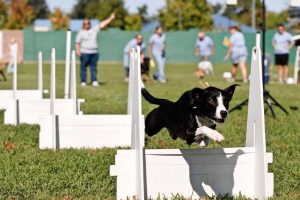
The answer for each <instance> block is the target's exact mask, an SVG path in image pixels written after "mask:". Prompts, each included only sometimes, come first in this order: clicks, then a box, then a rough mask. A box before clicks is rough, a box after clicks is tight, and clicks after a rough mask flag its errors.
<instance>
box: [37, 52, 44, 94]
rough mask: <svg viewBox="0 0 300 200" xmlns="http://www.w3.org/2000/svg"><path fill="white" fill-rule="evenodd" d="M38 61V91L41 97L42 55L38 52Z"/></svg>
mask: <svg viewBox="0 0 300 200" xmlns="http://www.w3.org/2000/svg"><path fill="white" fill-rule="evenodd" d="M38 60H39V61H38V90H39V91H40V94H41V97H43V92H44V91H43V54H42V52H41V51H39V54H38Z"/></svg>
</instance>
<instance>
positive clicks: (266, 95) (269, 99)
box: [229, 0, 289, 119]
mask: <svg viewBox="0 0 300 200" xmlns="http://www.w3.org/2000/svg"><path fill="white" fill-rule="evenodd" d="M262 16H263V20H262V52H263V53H262V65H263V67H262V70H263V73H262V74H263V76H264V75H265V57H266V56H265V52H266V46H265V42H266V40H265V33H266V7H265V0H263V1H262ZM263 91H264V102H265V103H266V104H267V106H268V107H267V108H266V109H265V112H266V111H267V109H268V108H269V109H270V110H271V113H272V116H273V118H275V119H276V115H275V112H274V109H273V107H272V106H273V105H275V106H277V107H279V108H280V109H281V110H282V111H283V112H284V113H285V114H287V115H288V114H289V113H288V112H287V110H286V109H285V108H284V107H283V106H282V105H280V104H279V103H278V101H276V99H275V98H274V97H272V95H271V94H270V92H269V91H267V90H266V89H265V80H263ZM247 104H248V99H246V100H244V101H243V102H242V103H240V104H238V105H236V106H235V107H233V108H231V109H230V110H229V112H232V111H234V110H237V109H239V110H240V109H242V107H243V106H244V105H247Z"/></svg>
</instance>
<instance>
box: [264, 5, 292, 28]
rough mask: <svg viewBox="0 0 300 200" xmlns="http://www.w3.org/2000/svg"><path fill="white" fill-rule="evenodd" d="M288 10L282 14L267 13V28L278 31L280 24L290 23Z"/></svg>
mask: <svg viewBox="0 0 300 200" xmlns="http://www.w3.org/2000/svg"><path fill="white" fill-rule="evenodd" d="M288 19H289V13H288V10H284V11H282V12H280V13H274V12H267V13H266V27H267V28H269V29H276V28H277V25H278V24H285V23H287V22H288Z"/></svg>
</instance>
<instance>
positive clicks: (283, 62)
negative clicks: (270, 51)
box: [272, 24, 294, 83]
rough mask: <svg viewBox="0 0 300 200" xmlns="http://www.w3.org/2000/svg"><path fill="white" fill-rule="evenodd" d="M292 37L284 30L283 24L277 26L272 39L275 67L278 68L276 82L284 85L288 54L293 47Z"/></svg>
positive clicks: (287, 70)
mask: <svg viewBox="0 0 300 200" xmlns="http://www.w3.org/2000/svg"><path fill="white" fill-rule="evenodd" d="M293 44H294V43H293V39H292V35H291V34H290V33H288V32H287V31H286V30H285V27H284V25H283V24H279V25H278V26H277V32H276V33H275V34H274V36H273V39H272V45H273V47H274V54H275V65H277V66H278V82H279V83H286V81H287V78H288V74H289V68H288V62H289V52H290V48H292V46H293Z"/></svg>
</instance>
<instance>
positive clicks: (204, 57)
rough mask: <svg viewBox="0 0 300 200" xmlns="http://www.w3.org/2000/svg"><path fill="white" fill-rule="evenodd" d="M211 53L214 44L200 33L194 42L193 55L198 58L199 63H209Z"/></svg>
mask: <svg viewBox="0 0 300 200" xmlns="http://www.w3.org/2000/svg"><path fill="white" fill-rule="evenodd" d="M213 53H214V42H213V41H212V39H211V38H210V37H209V36H206V35H205V33H204V32H203V31H200V32H199V33H198V38H197V39H196V42H195V55H196V56H199V61H209V60H210V57H211V56H212V54H213Z"/></svg>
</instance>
